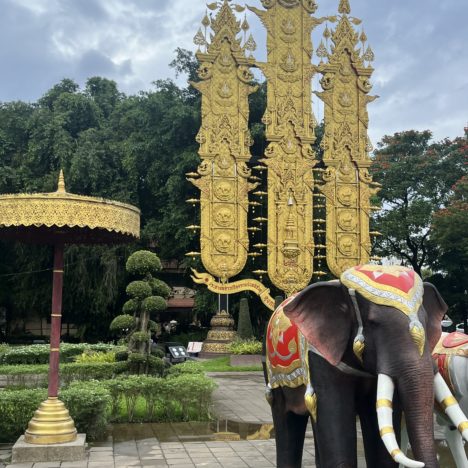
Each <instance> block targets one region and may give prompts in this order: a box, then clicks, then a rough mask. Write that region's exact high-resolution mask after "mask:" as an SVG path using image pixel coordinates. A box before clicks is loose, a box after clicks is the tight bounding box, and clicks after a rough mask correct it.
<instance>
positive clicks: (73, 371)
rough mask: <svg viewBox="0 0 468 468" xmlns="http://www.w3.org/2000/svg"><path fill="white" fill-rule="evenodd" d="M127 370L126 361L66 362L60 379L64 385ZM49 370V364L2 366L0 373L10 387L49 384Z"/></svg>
mask: <svg viewBox="0 0 468 468" xmlns="http://www.w3.org/2000/svg"><path fill="white" fill-rule="evenodd" d="M121 364H124V365H123V366H122V365H121ZM126 371H127V365H126V362H123V363H120V362H111V363H108V362H91V363H90V362H87V363H65V364H62V365H61V366H60V379H61V384H62V385H67V384H69V383H70V382H73V381H76V380H81V381H88V380H105V379H110V378H112V377H113V376H115V375H118V374H122V373H123V372H126ZM48 372H49V366H48V365H47V364H35V365H31V364H26V365H15V366H0V375H5V376H6V378H7V386H8V387H43V386H47V374H48Z"/></svg>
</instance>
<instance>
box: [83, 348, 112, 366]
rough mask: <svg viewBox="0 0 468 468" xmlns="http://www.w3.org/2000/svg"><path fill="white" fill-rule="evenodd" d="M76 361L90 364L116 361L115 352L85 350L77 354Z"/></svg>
mask: <svg viewBox="0 0 468 468" xmlns="http://www.w3.org/2000/svg"><path fill="white" fill-rule="evenodd" d="M75 362H79V363H81V364H88V363H94V362H115V353H101V352H97V351H85V352H84V353H82V354H80V355H79V356H76V358H75Z"/></svg>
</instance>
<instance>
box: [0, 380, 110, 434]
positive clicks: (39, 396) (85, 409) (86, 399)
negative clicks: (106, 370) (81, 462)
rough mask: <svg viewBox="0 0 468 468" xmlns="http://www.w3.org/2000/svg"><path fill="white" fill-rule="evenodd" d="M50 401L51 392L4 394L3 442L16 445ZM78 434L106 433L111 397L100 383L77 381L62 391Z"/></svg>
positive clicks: (0, 413) (0, 414)
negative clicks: (48, 397)
mask: <svg viewBox="0 0 468 468" xmlns="http://www.w3.org/2000/svg"><path fill="white" fill-rule="evenodd" d="M46 398H47V390H44V389H26V390H12V391H3V392H0V442H12V441H14V440H15V439H16V438H18V437H19V436H20V435H21V434H22V433H23V432H24V430H25V429H26V427H27V425H28V422H29V420H30V419H31V418H32V416H33V414H34V412H35V411H36V410H37V408H38V407H39V404H40V403H41V402H42V401H44V400H45V399H46ZM60 399H61V400H62V401H63V402H64V403H65V405H66V406H67V408H68V410H69V411H70V415H71V417H72V418H73V419H74V421H75V425H76V428H77V430H78V432H86V434H87V436H88V437H89V438H90V439H95V438H97V437H99V436H100V435H102V434H103V433H104V432H105V429H106V426H107V424H108V411H107V408H108V407H109V405H110V402H111V397H110V393H109V391H108V390H107V388H106V387H105V386H103V385H100V384H99V383H98V382H86V383H82V382H76V383H73V384H72V385H70V387H69V388H67V389H65V390H63V391H61V392H60Z"/></svg>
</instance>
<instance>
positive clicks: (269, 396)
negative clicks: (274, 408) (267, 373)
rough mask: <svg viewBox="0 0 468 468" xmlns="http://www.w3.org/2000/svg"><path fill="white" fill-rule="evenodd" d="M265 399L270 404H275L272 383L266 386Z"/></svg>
mask: <svg viewBox="0 0 468 468" xmlns="http://www.w3.org/2000/svg"><path fill="white" fill-rule="evenodd" d="M265 399H266V401H267V402H268V404H269V405H270V406H271V405H272V404H273V390H272V389H271V387H270V384H268V385H267V387H266V388H265Z"/></svg>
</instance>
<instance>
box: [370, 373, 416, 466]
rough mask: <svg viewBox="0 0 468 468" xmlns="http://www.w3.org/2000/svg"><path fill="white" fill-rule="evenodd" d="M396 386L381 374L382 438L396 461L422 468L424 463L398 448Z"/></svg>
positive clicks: (379, 399) (378, 386)
mask: <svg viewBox="0 0 468 468" xmlns="http://www.w3.org/2000/svg"><path fill="white" fill-rule="evenodd" d="M394 392H395V385H394V383H393V380H392V379H391V378H390V377H388V376H387V375H385V374H379V375H378V379H377V404H376V407H377V420H378V423H379V430H380V437H382V441H383V443H384V445H385V447H386V449H387V450H388V453H389V454H390V455H391V457H392V458H393V459H394V460H395V462H397V463H400V464H401V465H403V466H406V467H408V468H422V467H423V466H424V463H421V462H419V461H414V460H411V459H410V458H408V457H407V456H406V455H405V454H404V453H403V452H402V451H401V450H400V447H399V446H398V442H397V440H396V436H395V430H394V428H393V410H392V405H393V394H394Z"/></svg>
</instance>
